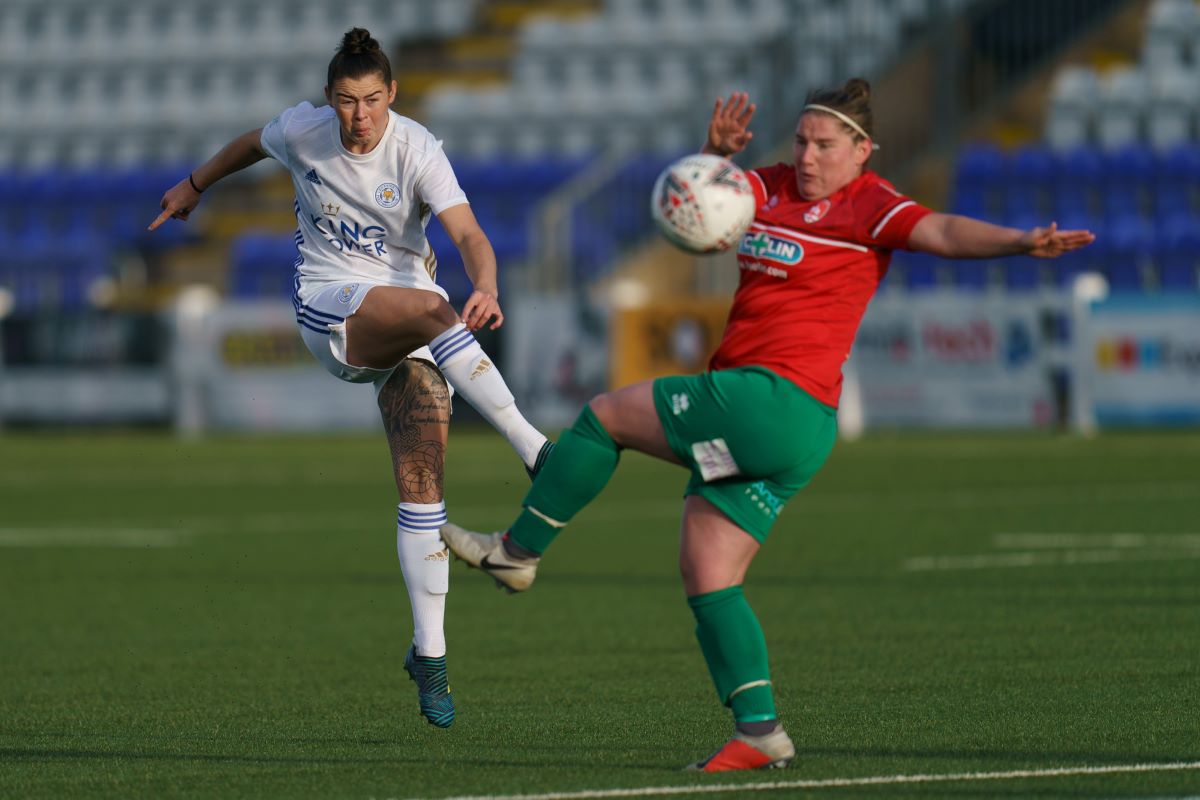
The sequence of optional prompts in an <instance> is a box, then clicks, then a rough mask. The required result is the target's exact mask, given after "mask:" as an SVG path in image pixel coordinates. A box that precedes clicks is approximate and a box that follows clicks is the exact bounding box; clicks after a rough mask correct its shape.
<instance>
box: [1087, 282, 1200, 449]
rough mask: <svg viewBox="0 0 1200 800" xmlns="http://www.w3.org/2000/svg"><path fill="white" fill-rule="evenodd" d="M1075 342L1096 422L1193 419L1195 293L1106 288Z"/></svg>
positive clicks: (1196, 419) (1198, 303)
mask: <svg viewBox="0 0 1200 800" xmlns="http://www.w3.org/2000/svg"><path fill="white" fill-rule="evenodd" d="M1081 348H1082V349H1081V356H1080V360H1081V361H1082V365H1081V370H1080V371H1081V377H1082V379H1083V380H1086V381H1087V382H1088V391H1089V396H1090V399H1091V402H1092V405H1093V408H1094V409H1095V417H1096V422H1097V423H1098V424H1099V425H1100V426H1101V427H1114V426H1122V425H1195V424H1197V423H1200V296H1197V295H1194V294H1179V295H1170V294H1160V295H1142V294H1139V295H1121V294H1116V295H1112V296H1110V297H1108V298H1107V299H1105V300H1103V301H1101V302H1099V303H1094V304H1093V305H1092V307H1091V309H1090V313H1089V314H1088V316H1087V325H1086V330H1085V331H1084V332H1083V335H1082V336H1081Z"/></svg>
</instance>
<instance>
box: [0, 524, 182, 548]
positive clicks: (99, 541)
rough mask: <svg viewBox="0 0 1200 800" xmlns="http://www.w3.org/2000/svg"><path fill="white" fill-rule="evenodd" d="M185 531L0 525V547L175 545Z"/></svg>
mask: <svg viewBox="0 0 1200 800" xmlns="http://www.w3.org/2000/svg"><path fill="white" fill-rule="evenodd" d="M185 535H186V534H185V533H183V532H182V531H176V530H170V529H167V528H107V529H106V528H0V547H174V546H176V545H178V544H179V543H180V540H181V539H182V538H183V537H184V536H185Z"/></svg>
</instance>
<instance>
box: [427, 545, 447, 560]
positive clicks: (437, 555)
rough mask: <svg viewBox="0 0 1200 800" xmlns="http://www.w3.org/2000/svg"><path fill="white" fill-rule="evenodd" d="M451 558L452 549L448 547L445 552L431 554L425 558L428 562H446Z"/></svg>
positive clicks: (439, 551)
mask: <svg viewBox="0 0 1200 800" xmlns="http://www.w3.org/2000/svg"><path fill="white" fill-rule="evenodd" d="M449 558H450V548H449V547H447V548H446V549H445V550H438V551H437V552H436V553H430V554H429V555H427V556H425V560H426V561H446V560H447V559H449Z"/></svg>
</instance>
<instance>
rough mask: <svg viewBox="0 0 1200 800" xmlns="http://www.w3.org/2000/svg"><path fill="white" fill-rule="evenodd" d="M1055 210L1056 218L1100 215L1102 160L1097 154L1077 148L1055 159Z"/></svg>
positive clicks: (1093, 151)
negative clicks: (1056, 162)
mask: <svg viewBox="0 0 1200 800" xmlns="http://www.w3.org/2000/svg"><path fill="white" fill-rule="evenodd" d="M1056 173H1057V180H1056V181H1055V198H1054V207H1055V213H1056V215H1057V216H1059V217H1060V218H1061V217H1065V216H1068V215H1075V216H1089V215H1093V214H1097V213H1099V212H1100V181H1101V177H1102V176H1103V175H1104V160H1103V159H1102V158H1101V156H1100V153H1099V151H1097V150H1095V149H1093V148H1091V147H1087V146H1083V147H1077V148H1074V149H1073V150H1070V151H1068V152H1066V153H1063V154H1062V155H1060V156H1059V158H1058V166H1057V169H1056Z"/></svg>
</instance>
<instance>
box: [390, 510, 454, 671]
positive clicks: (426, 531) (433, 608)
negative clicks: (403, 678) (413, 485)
mask: <svg viewBox="0 0 1200 800" xmlns="http://www.w3.org/2000/svg"><path fill="white" fill-rule="evenodd" d="M445 522H446V504H445V502H441V503H401V504H400V511H399V513H398V514H397V517H396V553H397V554H398V555H399V556H400V571H401V572H403V573H404V585H405V586H407V587H408V600H409V602H410V603H411V604H412V615H413V644H415V645H416V646H417V654H418V655H422V656H428V657H430V658H437V657H438V656H444V655H446V631H445V628H444V627H443V623H444V620H445V618H446V592H448V591H450V551H449V549H447V547H446V543H445V542H443V541H442V536H441V534H440V533H438V528H439V527H440V526H441V525H443V524H445Z"/></svg>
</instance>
